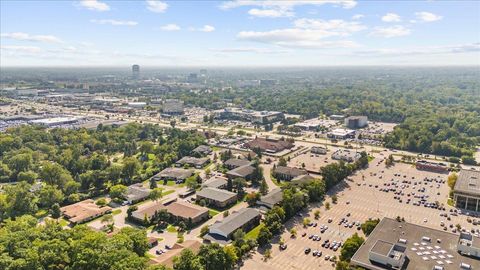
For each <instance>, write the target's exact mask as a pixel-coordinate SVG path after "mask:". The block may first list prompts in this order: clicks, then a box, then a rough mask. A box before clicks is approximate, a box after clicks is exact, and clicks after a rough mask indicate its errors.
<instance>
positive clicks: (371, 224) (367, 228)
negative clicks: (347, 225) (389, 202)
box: [361, 219, 380, 236]
mask: <svg viewBox="0 0 480 270" xmlns="http://www.w3.org/2000/svg"><path fill="white" fill-rule="evenodd" d="M379 222H380V219H371V220H367V221H365V222H364V223H362V225H361V227H362V231H363V233H364V234H365V235H366V236H369V235H370V233H372V231H373V229H375V227H376V226H377V224H378V223H379Z"/></svg>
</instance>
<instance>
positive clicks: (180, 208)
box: [167, 202, 208, 219]
mask: <svg viewBox="0 0 480 270" xmlns="http://www.w3.org/2000/svg"><path fill="white" fill-rule="evenodd" d="M167 211H168V212H169V213H170V214H172V215H174V216H176V217H182V218H186V219H188V218H192V219H194V218H196V217H198V216H201V215H204V214H206V213H208V209H207V208H205V207H201V206H198V205H195V204H191V203H187V202H173V203H171V204H169V205H168V206H167Z"/></svg>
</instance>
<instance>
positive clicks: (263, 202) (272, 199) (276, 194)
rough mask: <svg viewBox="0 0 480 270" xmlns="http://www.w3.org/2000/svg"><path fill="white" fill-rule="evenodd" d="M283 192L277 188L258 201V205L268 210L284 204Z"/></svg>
mask: <svg viewBox="0 0 480 270" xmlns="http://www.w3.org/2000/svg"><path fill="white" fill-rule="evenodd" d="M282 199H283V191H282V189H280V188H276V189H274V190H272V191H270V192H269V193H268V194H267V195H264V196H262V197H260V200H259V201H257V205H258V206H260V207H265V208H267V209H272V208H273V207H274V206H275V205H278V204H279V203H281V202H282Z"/></svg>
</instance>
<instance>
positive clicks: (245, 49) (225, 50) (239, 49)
mask: <svg viewBox="0 0 480 270" xmlns="http://www.w3.org/2000/svg"><path fill="white" fill-rule="evenodd" d="M211 51H214V52H219V53H225V54H228V53H259V54H276V53H286V52H289V51H288V50H272V49H265V48H255V47H237V48H223V49H211Z"/></svg>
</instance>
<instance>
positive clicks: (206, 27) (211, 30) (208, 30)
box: [197, 24, 215, 32]
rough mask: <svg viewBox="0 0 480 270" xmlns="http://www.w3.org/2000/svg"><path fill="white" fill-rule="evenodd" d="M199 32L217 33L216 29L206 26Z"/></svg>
mask: <svg viewBox="0 0 480 270" xmlns="http://www.w3.org/2000/svg"><path fill="white" fill-rule="evenodd" d="M197 30H198V31H200V32H213V31H215V27H213V26H211V25H208V24H206V25H204V26H203V27H202V28H199V29H197Z"/></svg>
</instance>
